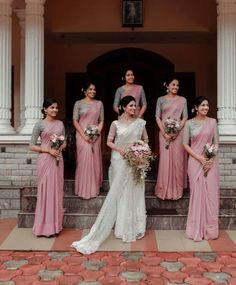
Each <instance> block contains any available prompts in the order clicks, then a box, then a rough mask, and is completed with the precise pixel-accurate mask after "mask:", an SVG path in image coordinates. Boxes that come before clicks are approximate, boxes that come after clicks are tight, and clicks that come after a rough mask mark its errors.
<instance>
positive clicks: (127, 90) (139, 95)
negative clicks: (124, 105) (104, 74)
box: [113, 69, 147, 118]
mask: <svg viewBox="0 0 236 285" xmlns="http://www.w3.org/2000/svg"><path fill="white" fill-rule="evenodd" d="M128 95H130V96H133V97H134V98H135V101H136V104H137V107H136V111H135V116H136V117H139V118H141V117H143V114H144V113H145V111H146V109H147V100H146V96H145V92H144V89H143V86H141V85H137V84H134V72H133V70H131V69H128V70H126V72H125V85H123V86H121V87H119V88H117V90H116V94H115V99H114V103H113V110H114V111H115V112H116V113H117V114H118V115H119V110H118V106H119V104H120V100H121V99H122V98H123V97H125V96H128ZM140 104H141V107H140Z"/></svg>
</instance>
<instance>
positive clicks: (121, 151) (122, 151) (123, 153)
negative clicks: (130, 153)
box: [117, 148, 125, 156]
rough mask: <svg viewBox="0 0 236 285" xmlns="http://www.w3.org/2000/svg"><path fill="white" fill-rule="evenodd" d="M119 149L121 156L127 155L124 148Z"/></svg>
mask: <svg viewBox="0 0 236 285" xmlns="http://www.w3.org/2000/svg"><path fill="white" fill-rule="evenodd" d="M117 151H118V152H119V154H120V155H121V156H124V155H125V151H124V149H123V148H118V149H117Z"/></svg>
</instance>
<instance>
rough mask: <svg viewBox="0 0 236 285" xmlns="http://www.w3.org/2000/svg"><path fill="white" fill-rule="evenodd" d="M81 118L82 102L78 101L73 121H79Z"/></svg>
mask: <svg viewBox="0 0 236 285" xmlns="http://www.w3.org/2000/svg"><path fill="white" fill-rule="evenodd" d="M79 118H80V102H79V101H76V102H75V105H74V109H73V120H77V121H78V120H79Z"/></svg>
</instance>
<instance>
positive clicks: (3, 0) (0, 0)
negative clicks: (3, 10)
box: [0, 0, 13, 5]
mask: <svg viewBox="0 0 236 285" xmlns="http://www.w3.org/2000/svg"><path fill="white" fill-rule="evenodd" d="M12 3H13V0H0V4H9V5H11V4H12Z"/></svg>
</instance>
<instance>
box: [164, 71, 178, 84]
mask: <svg viewBox="0 0 236 285" xmlns="http://www.w3.org/2000/svg"><path fill="white" fill-rule="evenodd" d="M174 80H177V81H178V82H179V79H178V77H177V76H175V75H174V74H171V75H169V76H167V78H166V80H165V81H164V83H163V86H164V87H167V86H168V85H169V84H170V83H171V82H172V81H174Z"/></svg>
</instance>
